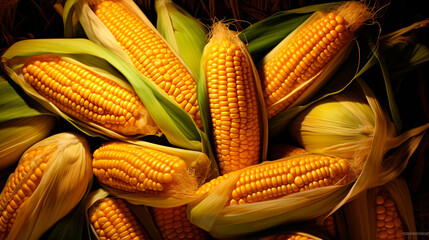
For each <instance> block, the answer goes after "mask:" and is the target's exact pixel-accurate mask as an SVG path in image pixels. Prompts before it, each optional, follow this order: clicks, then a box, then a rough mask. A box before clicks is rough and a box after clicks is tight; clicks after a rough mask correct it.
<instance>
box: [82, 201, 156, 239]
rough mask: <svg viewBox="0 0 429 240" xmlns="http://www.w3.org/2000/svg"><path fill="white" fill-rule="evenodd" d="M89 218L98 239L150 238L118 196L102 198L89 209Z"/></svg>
mask: <svg viewBox="0 0 429 240" xmlns="http://www.w3.org/2000/svg"><path fill="white" fill-rule="evenodd" d="M89 220H90V222H91V225H92V227H93V228H94V230H95V232H96V234H97V236H98V238H99V239H135V240H137V239H139V240H144V239H150V238H149V237H148V235H147V233H146V231H145V229H144V228H143V226H142V224H141V223H140V222H139V221H138V220H137V218H136V217H135V216H134V214H133V213H132V212H131V210H130V209H129V207H128V206H127V204H126V203H125V201H124V200H122V199H120V198H103V199H101V200H99V201H97V202H96V203H95V204H94V205H92V206H91V208H90V209H89Z"/></svg>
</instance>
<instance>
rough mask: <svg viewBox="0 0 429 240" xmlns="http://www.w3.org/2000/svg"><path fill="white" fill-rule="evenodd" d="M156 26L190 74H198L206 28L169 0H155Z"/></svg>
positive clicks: (205, 38) (205, 40)
mask: <svg viewBox="0 0 429 240" xmlns="http://www.w3.org/2000/svg"><path fill="white" fill-rule="evenodd" d="M155 10H156V12H157V23H156V28H157V29H158V31H159V33H160V34H161V35H162V36H163V37H164V38H165V40H166V41H167V42H168V43H169V44H170V46H171V47H172V48H173V49H174V50H175V51H176V52H177V53H178V55H179V56H180V58H181V59H182V60H183V62H184V63H186V65H187V66H188V67H189V70H190V71H191V72H192V75H194V76H198V74H199V69H200V59H201V55H202V53H203V49H204V46H205V45H206V44H207V36H206V35H207V29H206V28H205V26H204V25H203V24H202V23H201V22H200V21H198V20H197V19H196V18H195V17H193V16H191V15H190V14H189V13H188V12H186V11H185V10H184V9H183V8H181V7H180V6H179V5H177V4H176V3H174V2H173V1H171V0H156V1H155Z"/></svg>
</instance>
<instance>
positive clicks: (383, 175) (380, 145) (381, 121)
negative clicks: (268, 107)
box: [290, 79, 429, 206]
mask: <svg viewBox="0 0 429 240" xmlns="http://www.w3.org/2000/svg"><path fill="white" fill-rule="evenodd" d="M335 99H338V100H335ZM339 99H343V100H339ZM335 101H339V102H341V103H339V104H338V105H337V104H336V103H335ZM319 104H320V105H319ZM331 104H332V105H331ZM329 105H331V106H329ZM314 106H315V108H318V107H319V106H320V112H318V113H317V114H315V115H313V116H312V117H313V119H314V120H315V121H313V122H312V123H310V122H306V123H304V121H303V119H304V118H305V116H307V115H306V113H305V112H303V113H302V115H300V116H298V117H297V118H296V120H293V122H294V123H292V124H291V128H290V130H291V131H292V132H293V133H292V136H295V137H296V140H297V141H299V142H300V143H301V145H302V146H304V147H305V148H306V149H308V150H309V151H311V152H325V153H327V152H329V153H330V154H333V155H336V156H342V157H346V158H351V159H354V161H353V164H354V165H355V166H354V167H353V168H355V169H362V174H361V175H360V177H359V178H358V180H357V182H356V183H355V184H354V187H353V189H352V191H351V192H350V193H349V195H348V196H347V198H345V199H343V201H342V203H341V204H340V205H342V204H344V203H345V202H346V201H348V199H350V198H353V197H354V196H356V195H357V194H359V192H361V191H365V189H368V188H372V187H375V186H379V185H381V184H384V183H387V182H389V181H391V180H392V179H395V178H396V177H397V176H398V175H399V174H400V173H401V172H402V171H403V170H404V168H405V166H406V164H407V162H408V160H409V157H410V156H411V154H412V153H413V152H414V151H415V149H416V147H417V146H418V145H419V143H420V141H421V139H422V137H423V135H422V134H423V132H424V131H425V129H427V128H428V127H429V124H425V125H422V126H420V127H417V128H414V129H411V130H409V131H407V132H404V133H402V134H400V135H396V129H395V127H394V124H393V123H392V122H391V121H390V119H389V116H388V115H387V114H386V113H385V112H384V111H383V109H382V106H381V105H380V103H379V102H378V100H377V98H376V97H375V96H374V93H373V92H372V91H371V90H370V89H369V87H368V86H367V85H366V84H365V83H364V82H363V81H362V79H358V80H357V83H356V84H352V85H351V86H350V87H349V88H348V89H347V90H345V91H343V92H341V93H339V94H337V95H333V96H331V97H329V98H326V100H323V101H321V102H319V103H316V104H315V105H314ZM324 107H327V108H326V109H324ZM368 107H369V108H368ZM328 108H329V110H328ZM309 109H310V110H309V111H310V112H311V109H312V108H309ZM326 111H329V114H324V116H325V117H322V118H323V120H320V119H319V120H317V116H320V114H323V113H325V112H326ZM337 111H338V112H337ZM347 112H349V113H348V114H346V115H343V114H344V113H347ZM307 113H308V119H310V118H311V117H310V116H311V114H309V112H307ZM314 113H315V112H314ZM337 114H338V115H337ZM331 116H336V117H334V118H330V117H331ZM295 121H296V122H295ZM310 121H311V120H310ZM300 122H302V123H303V124H301V125H300ZM372 122H373V124H374V125H373V127H372ZM307 124H309V125H307ZM304 125H306V127H309V126H310V125H311V126H312V127H313V128H312V127H309V128H306V127H304ZM295 128H296V130H295ZM326 129H331V130H332V131H331V132H330V133H328V132H325V130H326ZM371 129H373V130H371ZM368 130H369V131H368ZM307 134H309V135H308V136H310V135H313V136H314V137H315V138H318V137H319V136H322V135H323V137H322V138H319V142H318V144H315V145H313V146H310V145H311V144H309V142H308V141H306V140H304V141H303V139H304V138H306V137H304V136H305V135H307ZM319 134H320V135H319ZM334 136H335V137H338V138H341V139H342V140H340V141H333V142H330V141H331V140H333V139H334ZM306 139H308V138H306ZM320 139H323V140H320ZM327 142H330V145H329V146H327V145H325V143H327ZM315 146H317V147H315ZM317 148H318V149H317ZM328 149H329V150H328ZM392 149H395V150H394V152H395V154H394V155H390V156H389V157H388V160H384V158H385V157H386V153H387V152H388V151H390V150H392ZM405 149H408V150H405ZM375 175H376V176H379V177H378V178H377V179H374V178H371V177H370V176H375ZM340 205H339V206H340Z"/></svg>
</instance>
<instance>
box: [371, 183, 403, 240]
mask: <svg viewBox="0 0 429 240" xmlns="http://www.w3.org/2000/svg"><path fill="white" fill-rule="evenodd" d="M375 201H376V218H377V219H376V224H377V225H376V229H377V238H376V239H380V240H381V239H405V235H404V234H403V233H404V229H403V223H402V220H401V217H400V215H399V213H398V210H397V208H396V205H395V202H394V201H393V199H392V197H391V196H390V194H389V193H388V192H387V191H383V190H382V189H378V191H377V193H376V197H375Z"/></svg>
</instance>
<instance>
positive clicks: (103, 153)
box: [92, 142, 198, 193]
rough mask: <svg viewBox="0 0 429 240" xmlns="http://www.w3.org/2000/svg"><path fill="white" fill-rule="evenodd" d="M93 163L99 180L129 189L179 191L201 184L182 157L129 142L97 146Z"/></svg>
mask: <svg viewBox="0 0 429 240" xmlns="http://www.w3.org/2000/svg"><path fill="white" fill-rule="evenodd" d="M92 166H93V172H94V175H95V176H96V177H97V179H98V181H99V182H101V183H103V184H105V185H108V186H110V187H113V188H116V189H120V190H123V191H127V192H134V193H167V192H180V191H181V190H182V191H184V190H185V189H188V190H189V189H193V188H197V185H198V183H197V180H196V179H195V177H194V176H193V175H191V174H190V173H189V172H188V169H187V165H186V162H185V161H184V160H183V159H181V158H180V157H178V156H174V155H170V154H168V153H164V152H161V151H158V150H154V149H151V148H146V147H142V146H136V145H133V144H128V143H121V142H110V143H107V144H105V145H104V146H102V147H100V148H98V149H97V150H95V151H94V154H93V162H92ZM189 191H191V190H189Z"/></svg>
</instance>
